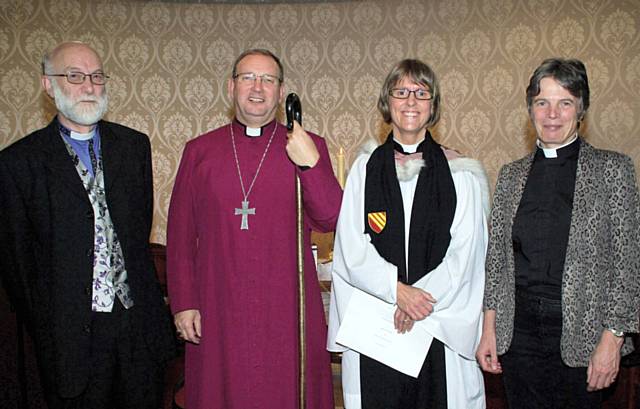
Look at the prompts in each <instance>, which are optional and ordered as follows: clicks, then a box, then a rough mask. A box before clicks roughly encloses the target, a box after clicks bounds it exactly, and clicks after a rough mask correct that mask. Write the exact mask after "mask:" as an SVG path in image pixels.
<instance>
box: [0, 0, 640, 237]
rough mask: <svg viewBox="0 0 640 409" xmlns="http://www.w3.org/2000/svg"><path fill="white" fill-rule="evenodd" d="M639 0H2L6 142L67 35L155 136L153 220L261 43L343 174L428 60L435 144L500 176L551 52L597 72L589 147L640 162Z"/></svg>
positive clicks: (527, 133) (160, 220)
mask: <svg viewBox="0 0 640 409" xmlns="http://www.w3.org/2000/svg"><path fill="white" fill-rule="evenodd" d="M639 30H640V4H639V3H638V0H422V1H344V2H335V1H334V2H317V3H308V2H307V3H290V4H287V3H278V4H230V3H225V4H200V3H191V4H190V3H188V2H184V1H182V2H179V3H172V2H168V1H164V2H146V1H133V0H131V1H124V0H120V1H106V0H95V1H90V0H31V1H25V0H0V92H1V93H0V148H4V147H5V146H7V145H9V144H10V143H12V142H13V141H15V140H17V139H19V138H20V137H22V136H24V135H26V134H27V133H29V132H30V131H32V130H35V129H37V128H40V127H42V126H44V125H45V124H46V123H47V122H48V121H49V120H50V119H51V118H52V115H53V113H54V109H53V106H52V104H51V103H50V101H49V100H48V98H47V97H46V95H45V94H44V93H43V92H42V91H41V89H40V82H39V81H40V77H39V75H40V60H41V56H42V54H43V52H44V51H45V50H47V49H49V48H51V47H52V46H54V45H55V44H56V43H58V42H60V41H63V40H72V39H75V40H82V41H85V42H88V43H90V44H92V45H93V46H94V47H95V48H96V49H97V50H98V52H99V53H100V54H101V55H102V56H103V59H104V63H105V68H106V70H107V72H108V74H109V75H111V80H110V82H109V83H108V84H107V87H108V92H109V96H110V107H111V108H110V111H109V113H108V115H107V119H109V120H112V121H117V122H121V123H124V124H126V125H128V126H131V127H133V128H137V129H139V130H141V131H143V132H146V133H147V134H149V136H150V138H151V143H152V147H153V160H154V179H155V182H154V183H155V195H156V203H155V206H156V207H155V225H154V231H153V235H152V240H153V241H156V242H161V243H164V242H165V231H166V228H165V226H166V218H167V208H168V204H169V199H170V194H171V189H172V186H173V181H174V177H175V174H176V170H177V167H178V163H179V160H180V155H181V152H182V148H183V146H184V143H185V142H186V141H187V140H189V139H191V138H193V137H194V136H196V135H198V134H201V133H203V132H205V131H207V130H209V129H212V128H215V127H217V126H219V125H221V124H223V123H225V122H227V121H228V120H229V115H230V114H231V112H230V104H229V101H228V99H227V96H226V85H225V84H226V79H227V78H228V76H229V75H230V69H231V63H232V62H233V60H234V58H235V57H236V56H237V55H238V54H239V53H240V52H241V51H242V50H244V49H246V48H249V47H264V48H269V49H271V50H273V51H274V52H275V53H276V54H278V55H279V56H280V57H281V58H282V60H283V62H284V66H285V78H286V79H285V84H286V87H287V90H288V91H295V92H296V93H298V94H299V95H300V96H301V99H302V104H303V118H304V124H305V127H306V128H307V129H310V130H312V131H314V132H317V133H319V134H320V135H323V136H324V137H325V138H326V140H327V143H328V145H329V149H330V151H331V154H332V157H333V160H334V168H336V170H337V157H338V155H339V152H340V148H342V149H343V151H344V160H345V162H346V165H347V167H348V165H349V163H351V162H352V161H353V159H354V157H355V155H356V154H357V151H358V145H359V144H360V143H361V142H362V141H364V140H365V139H367V138H372V137H380V136H382V135H385V134H386V132H387V130H386V128H385V127H384V126H382V125H383V124H382V121H381V119H380V115H379V114H378V112H377V110H376V100H377V95H378V92H379V89H380V87H381V84H382V81H383V79H384V77H385V75H386V73H387V71H388V70H389V69H390V67H391V66H392V65H393V64H394V63H395V62H397V61H398V60H400V59H402V58H405V57H417V58H420V59H423V60H424V61H426V62H428V63H429V64H430V65H432V67H433V68H434V69H435V71H436V73H437V74H438V75H439V77H440V80H441V83H442V90H443V91H442V92H443V106H442V119H441V121H440V123H439V124H438V126H437V127H436V129H435V135H436V136H437V138H438V139H439V141H440V142H441V143H443V144H445V145H447V146H449V147H453V148H456V149H458V150H460V151H461V152H463V153H464V154H466V155H467V156H472V157H476V158H479V159H480V160H482V162H483V163H484V165H485V166H486V168H487V171H488V173H489V175H490V177H491V182H492V183H494V182H495V178H496V176H497V172H498V170H499V168H500V166H502V165H503V164H505V163H507V162H509V161H511V160H513V159H516V158H518V157H520V156H522V155H524V154H525V153H526V152H527V151H528V149H529V148H530V147H531V146H532V141H533V137H532V128H531V126H530V125H529V123H528V117H527V113H526V107H525V87H526V84H527V82H528V79H529V76H530V75H531V73H532V71H533V69H534V68H535V67H536V66H537V65H538V64H539V63H540V62H541V61H542V60H543V59H545V58H547V57H550V56H563V57H577V58H580V59H582V60H583V61H585V63H586V65H587V69H588V71H589V79H590V85H591V91H592V105H591V108H590V110H589V113H588V116H587V122H586V127H585V128H584V130H585V133H586V135H587V138H588V140H589V141H590V142H592V143H593V144H595V145H596V146H599V147H604V148H610V149H615V150H619V151H623V152H625V153H627V154H629V155H631V156H632V157H633V158H634V160H635V163H636V165H638V164H639V163H640V137H639V134H640V117H639V116H638V113H639V112H640V99H639V97H640V34H639Z"/></svg>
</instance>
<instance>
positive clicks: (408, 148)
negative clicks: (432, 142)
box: [393, 138, 424, 155]
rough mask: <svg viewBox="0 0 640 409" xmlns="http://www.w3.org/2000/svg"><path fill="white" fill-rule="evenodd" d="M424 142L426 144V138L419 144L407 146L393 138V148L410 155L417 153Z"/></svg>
mask: <svg viewBox="0 0 640 409" xmlns="http://www.w3.org/2000/svg"><path fill="white" fill-rule="evenodd" d="M422 142H424V138H422V140H421V141H419V142H417V143H414V144H411V145H407V144H404V143H401V142H398V140H397V139H396V138H393V148H394V149H395V150H396V151H398V152H400V153H403V154H405V155H409V154H411V153H416V152H417V151H418V149H419V148H420V145H422Z"/></svg>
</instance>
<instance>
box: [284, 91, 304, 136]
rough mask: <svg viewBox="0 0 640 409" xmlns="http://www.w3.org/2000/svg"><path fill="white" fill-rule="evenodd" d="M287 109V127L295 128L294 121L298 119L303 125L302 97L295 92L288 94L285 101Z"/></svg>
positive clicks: (289, 128)
mask: <svg viewBox="0 0 640 409" xmlns="http://www.w3.org/2000/svg"><path fill="white" fill-rule="evenodd" d="M285 111H286V113H287V129H288V130H290V131H292V130H293V121H294V120H296V121H298V123H299V124H300V125H302V105H301V104H300V98H298V95H297V94H296V93H295V92H292V93H290V94H289V95H287V101H286V102H285Z"/></svg>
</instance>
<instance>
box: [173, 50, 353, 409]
mask: <svg viewBox="0 0 640 409" xmlns="http://www.w3.org/2000/svg"><path fill="white" fill-rule="evenodd" d="M282 81H283V69H282V64H281V63H280V61H279V59H278V58H277V57H276V56H275V55H273V54H272V53H271V52H269V51H266V50H259V49H254V50H248V51H245V52H244V53H242V54H241V55H240V56H239V57H238V59H237V60H236V62H235V64H234V66H233V71H232V76H231V78H230V79H229V81H228V94H229V97H230V98H231V99H232V101H233V104H234V108H235V115H236V116H235V119H234V120H233V121H232V122H231V123H230V124H227V125H224V126H222V127H220V128H218V129H216V130H214V131H211V132H208V133H206V134H204V135H201V136H199V137H197V138H195V139H193V140H191V141H190V142H189V143H187V145H186V146H185V149H184V153H183V156H182V160H181V163H180V167H179V170H178V175H177V177H176V182H175V186H174V189H173V195H172V197H171V206H170V209H169V223H168V233H167V262H168V268H167V270H168V284H169V297H170V302H171V309H172V311H173V313H174V319H175V323H176V327H177V330H178V333H179V335H180V336H181V337H182V338H184V339H185V340H186V341H187V344H186V376H185V386H186V407H188V408H189V409H212V408H225V409H249V408H260V409H268V408H278V409H281V408H291V409H293V408H297V406H298V393H299V391H298V301H297V296H298V290H297V273H296V271H297V267H296V199H295V176H296V175H299V176H300V180H301V184H302V189H303V197H304V215H305V216H304V227H305V229H304V241H305V243H304V244H305V245H304V248H305V276H306V280H305V281H306V325H307V350H306V354H307V355H306V357H307V358H306V373H305V375H306V407H307V408H309V409H325V408H327V409H328V408H333V394H332V386H331V369H330V362H329V355H328V353H327V352H326V351H325V345H324V344H325V338H326V325H325V320H324V312H323V306H322V300H321V297H320V289H319V286H318V281H317V276H316V269H315V266H314V263H313V256H312V254H311V251H310V245H309V244H310V243H309V239H310V232H311V229H314V230H317V231H321V232H327V231H332V230H334V228H335V224H336V220H337V217H338V212H339V208H340V201H341V195H342V192H341V190H340V187H339V185H338V183H337V181H336V179H335V177H334V176H333V171H332V168H331V162H330V159H329V154H328V151H327V147H326V144H325V143H324V141H323V139H322V138H320V137H319V136H317V135H314V134H310V133H307V132H305V131H304V130H303V129H302V128H301V127H300V125H299V124H298V123H295V127H294V130H293V131H292V132H290V133H287V129H286V127H284V126H283V125H282V124H279V123H277V122H276V120H275V116H276V111H277V108H278V105H279V104H280V102H281V101H282V99H283V95H284V87H283V84H282Z"/></svg>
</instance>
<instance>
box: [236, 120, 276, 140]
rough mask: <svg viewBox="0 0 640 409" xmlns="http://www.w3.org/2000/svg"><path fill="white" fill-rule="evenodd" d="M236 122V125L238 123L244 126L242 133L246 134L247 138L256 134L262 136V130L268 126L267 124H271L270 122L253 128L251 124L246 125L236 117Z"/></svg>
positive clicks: (254, 136)
mask: <svg viewBox="0 0 640 409" xmlns="http://www.w3.org/2000/svg"><path fill="white" fill-rule="evenodd" d="M236 122H237V123H238V125H240V127H241V128H244V134H245V136H248V137H249V138H256V137H258V136H262V132H263V130H264V129H265V128H266V127H268V126H269V125H271V122H272V121H271V122H269V123H266V124H264V125H263V126H262V127H260V128H253V127H251V126H247V125H245V124H243V123H242V122H240V121H238V118H236Z"/></svg>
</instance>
